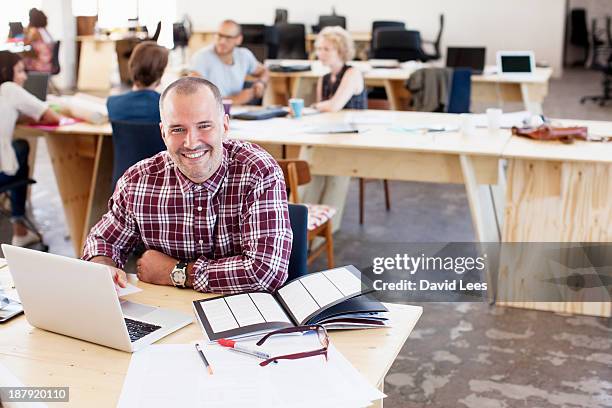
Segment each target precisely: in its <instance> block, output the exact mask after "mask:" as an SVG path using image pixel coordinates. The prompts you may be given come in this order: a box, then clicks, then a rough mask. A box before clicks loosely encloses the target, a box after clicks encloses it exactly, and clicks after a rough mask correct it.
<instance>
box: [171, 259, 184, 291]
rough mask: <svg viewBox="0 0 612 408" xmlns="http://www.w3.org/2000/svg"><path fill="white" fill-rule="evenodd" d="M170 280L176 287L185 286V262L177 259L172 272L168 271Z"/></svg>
mask: <svg viewBox="0 0 612 408" xmlns="http://www.w3.org/2000/svg"><path fill="white" fill-rule="evenodd" d="M170 280H171V281H172V284H173V285H174V286H175V287H177V288H186V287H187V263H186V262H182V261H178V263H177V264H176V266H175V267H174V269H172V272H170Z"/></svg>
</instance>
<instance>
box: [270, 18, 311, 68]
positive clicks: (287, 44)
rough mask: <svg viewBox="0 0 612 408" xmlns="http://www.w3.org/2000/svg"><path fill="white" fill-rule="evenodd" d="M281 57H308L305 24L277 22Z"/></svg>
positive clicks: (279, 56) (278, 55)
mask: <svg viewBox="0 0 612 408" xmlns="http://www.w3.org/2000/svg"><path fill="white" fill-rule="evenodd" d="M275 27H276V29H277V31H278V53H277V56H276V58H280V59H306V58H308V56H307V54H306V27H305V26H304V24H287V23H284V24H276V25H275Z"/></svg>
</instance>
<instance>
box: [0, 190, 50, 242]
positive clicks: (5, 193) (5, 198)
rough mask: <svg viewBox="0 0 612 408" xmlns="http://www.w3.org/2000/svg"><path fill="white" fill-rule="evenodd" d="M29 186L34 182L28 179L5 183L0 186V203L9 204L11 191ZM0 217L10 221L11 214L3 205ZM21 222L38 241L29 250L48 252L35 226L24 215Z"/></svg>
mask: <svg viewBox="0 0 612 408" xmlns="http://www.w3.org/2000/svg"><path fill="white" fill-rule="evenodd" d="M31 184H36V180H33V179H30V178H28V179H23V180H16V181H13V182H11V183H7V184H4V185H2V186H0V197H1V198H0V201H1V202H2V203H6V202H10V199H9V194H10V191H11V190H12V189H14V188H17V187H23V186H29V185H31ZM0 216H1V217H3V218H5V219H8V220H10V219H11V212H10V211H8V210H7V209H6V208H5V206H4V205H1V206H0ZM22 220H23V223H24V224H25V226H26V228H27V229H29V230H30V231H32V232H33V233H34V234H36V235H37V236H38V238H39V239H40V241H39V242H37V243H35V244H32V245H31V248H32V249H38V250H40V251H43V252H49V246H48V245H47V244H45V243H44V241H43V236H42V234H41V233H40V231H39V230H38V228H37V227H36V225H35V224H34V223H33V222H32V220H30V218H29V217H28V216H27V215H25V216H24V217H23V219H22Z"/></svg>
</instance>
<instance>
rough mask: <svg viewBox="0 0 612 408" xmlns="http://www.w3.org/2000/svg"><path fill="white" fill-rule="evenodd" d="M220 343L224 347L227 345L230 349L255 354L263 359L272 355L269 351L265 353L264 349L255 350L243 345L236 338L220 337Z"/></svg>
mask: <svg viewBox="0 0 612 408" xmlns="http://www.w3.org/2000/svg"><path fill="white" fill-rule="evenodd" d="M218 343H219V345H221V346H223V347H227V348H229V349H230V350H234V351H238V352H240V353H244V354H248V355H250V356H255V357H258V358H261V359H263V360H267V359H269V358H270V355H269V354H268V353H264V352H263V351H259V350H254V349H251V348H248V347H245V346H241V345H240V344H238V343H236V342H235V341H234V340H229V339H219V341H218Z"/></svg>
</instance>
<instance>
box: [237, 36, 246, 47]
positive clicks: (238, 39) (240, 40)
mask: <svg viewBox="0 0 612 408" xmlns="http://www.w3.org/2000/svg"><path fill="white" fill-rule="evenodd" d="M242 40H244V37H243V36H242V34H240V35H239V36H238V38H236V42H237V43H238V45H242Z"/></svg>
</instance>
